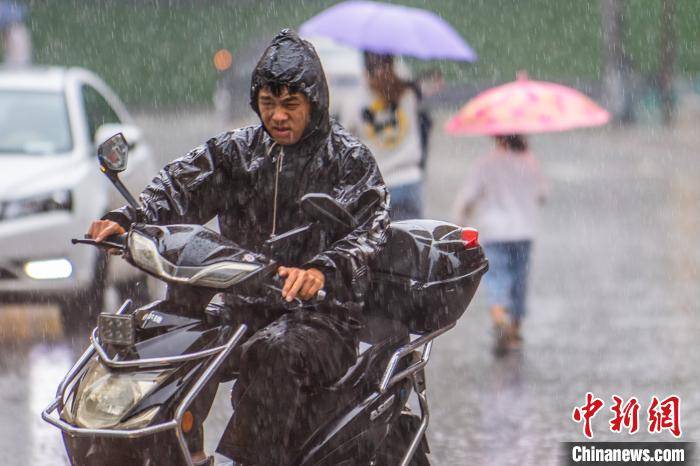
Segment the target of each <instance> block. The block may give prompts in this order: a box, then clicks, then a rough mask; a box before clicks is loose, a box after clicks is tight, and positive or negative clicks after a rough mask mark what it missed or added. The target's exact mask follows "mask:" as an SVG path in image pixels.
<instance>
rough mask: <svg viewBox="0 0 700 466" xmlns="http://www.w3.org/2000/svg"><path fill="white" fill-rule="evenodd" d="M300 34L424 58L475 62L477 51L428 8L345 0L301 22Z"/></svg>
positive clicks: (377, 51)
mask: <svg viewBox="0 0 700 466" xmlns="http://www.w3.org/2000/svg"><path fill="white" fill-rule="evenodd" d="M300 33H301V35H303V36H306V37H311V36H325V37H330V38H331V39H334V40H336V41H338V42H342V43H344V44H346V45H350V46H352V47H355V48H358V49H361V50H368V51H370V52H374V53H380V54H391V55H409V56H412V57H416V58H422V59H426V60H430V59H448V60H464V61H470V62H473V61H476V53H474V51H473V50H472V49H471V47H469V45H467V43H466V42H464V40H463V39H462V38H461V37H460V36H459V34H457V32H456V31H455V30H454V29H452V26H450V25H449V24H448V23H447V22H446V21H445V20H443V19H442V18H440V17H439V16H437V15H436V14H435V13H432V12H430V11H427V10H421V9H419V8H410V7H406V6H398V5H389V4H386V3H380V2H370V1H347V2H343V3H339V4H337V5H335V6H333V7H331V8H329V9H327V10H324V11H322V12H321V13H319V14H317V15H316V16H314V17H313V18H311V19H310V20H308V21H306V22H305V23H304V24H302V25H301V28H300Z"/></svg>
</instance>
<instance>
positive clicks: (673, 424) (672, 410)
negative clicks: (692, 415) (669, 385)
mask: <svg viewBox="0 0 700 466" xmlns="http://www.w3.org/2000/svg"><path fill="white" fill-rule="evenodd" d="M680 410H681V399H680V398H679V397H677V396H675V395H671V396H669V397H668V398H666V399H664V400H663V401H659V399H658V398H657V397H655V396H653V397H651V405H650V406H649V410H648V411H647V413H648V414H649V433H651V434H654V433H658V432H661V431H662V430H664V429H668V430H669V431H671V433H672V434H673V435H674V436H676V437H680V436H681V419H680V417H681V416H680Z"/></svg>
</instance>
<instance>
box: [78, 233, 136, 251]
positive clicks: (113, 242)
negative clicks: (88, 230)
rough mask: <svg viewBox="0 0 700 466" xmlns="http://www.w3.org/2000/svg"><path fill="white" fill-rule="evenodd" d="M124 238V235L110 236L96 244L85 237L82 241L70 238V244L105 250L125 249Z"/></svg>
mask: <svg viewBox="0 0 700 466" xmlns="http://www.w3.org/2000/svg"><path fill="white" fill-rule="evenodd" d="M126 236H127V235H126V234H122V235H112V236H108V237H107V238H105V239H104V240H103V241H99V242H98V241H95V240H94V239H92V238H88V237H87V235H86V236H85V238H83V239H78V238H72V239H71V240H70V242H71V244H88V245H90V246H96V247H98V248H105V249H126Z"/></svg>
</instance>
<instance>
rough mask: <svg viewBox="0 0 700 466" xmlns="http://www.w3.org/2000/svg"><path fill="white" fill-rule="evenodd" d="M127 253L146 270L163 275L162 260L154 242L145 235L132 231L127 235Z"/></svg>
mask: <svg viewBox="0 0 700 466" xmlns="http://www.w3.org/2000/svg"><path fill="white" fill-rule="evenodd" d="M129 253H130V254H131V258H132V259H133V261H134V263H136V265H138V266H139V267H141V268H142V269H144V270H147V271H148V272H151V273H154V274H156V275H164V270H163V260H162V259H161V257H160V254H159V253H158V248H157V247H156V244H155V243H154V242H153V241H151V240H150V239H148V238H146V237H145V236H143V235H141V234H139V233H137V232H132V233H131V234H130V235H129Z"/></svg>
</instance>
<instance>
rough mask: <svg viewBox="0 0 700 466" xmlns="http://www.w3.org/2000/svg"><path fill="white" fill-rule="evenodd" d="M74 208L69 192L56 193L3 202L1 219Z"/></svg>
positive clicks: (0, 209)
mask: <svg viewBox="0 0 700 466" xmlns="http://www.w3.org/2000/svg"><path fill="white" fill-rule="evenodd" d="M72 208H73V196H72V194H71V192H70V191H69V190H61V191H54V192H51V193H45V194H41V195H38V196H32V197H28V198H24V199H13V200H9V201H5V202H3V203H2V204H1V205H0V219H2V220H10V219H14V218H20V217H26V216H27V215H33V214H40V213H43V212H52V211H54V210H71V209H72Z"/></svg>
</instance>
